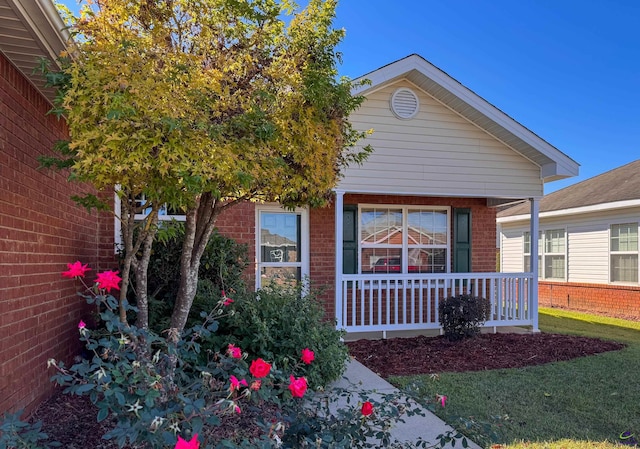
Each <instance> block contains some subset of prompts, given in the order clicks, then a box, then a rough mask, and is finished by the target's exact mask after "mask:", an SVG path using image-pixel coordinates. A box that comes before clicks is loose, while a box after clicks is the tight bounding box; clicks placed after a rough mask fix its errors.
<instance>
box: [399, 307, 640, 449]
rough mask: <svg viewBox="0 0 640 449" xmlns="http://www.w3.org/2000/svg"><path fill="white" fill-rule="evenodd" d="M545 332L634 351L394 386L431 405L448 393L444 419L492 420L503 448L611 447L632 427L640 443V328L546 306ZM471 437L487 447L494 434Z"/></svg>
mask: <svg viewBox="0 0 640 449" xmlns="http://www.w3.org/2000/svg"><path fill="white" fill-rule="evenodd" d="M540 329H541V330H542V331H543V332H554V333H567V334H576V335H585V336H592V337H600V338H606V339H612V340H616V341H620V342H624V343H626V344H628V347H627V348H626V349H623V350H621V351H614V352H608V353H604V354H598V355H595V356H591V357H583V358H580V359H575V360H571V361H568V362H559V363H552V364H548V365H542V366H535V367H529V368H521V369H509V370H494V371H484V372H469V373H444V374H441V375H440V377H439V379H438V380H435V381H434V380H432V379H430V378H429V377H428V376H412V377H394V378H392V379H391V382H392V383H393V384H395V385H397V386H399V387H409V388H411V389H412V390H414V391H415V392H416V393H415V394H417V395H418V396H420V397H421V398H422V399H426V400H428V399H431V398H433V397H435V395H436V394H441V395H446V396H447V397H448V400H447V405H446V407H445V408H444V409H443V408H442V407H436V414H438V416H440V417H441V418H443V419H444V420H445V421H447V422H448V423H450V424H452V425H454V426H456V427H458V428H459V429H460V430H462V431H463V432H464V431H465V430H464V427H463V425H464V424H463V422H461V421H458V420H457V417H465V418H467V422H469V420H470V421H471V422H481V423H493V424H494V426H493V427H492V431H494V432H495V434H496V436H497V437H498V442H500V443H503V444H508V445H515V444H516V443H518V442H522V441H525V442H538V443H543V444H536V445H531V444H526V446H527V448H533V447H537V448H547V447H549V448H552V447H553V448H555V447H564V448H572V447H573V448H581V447H595V445H597V444H600V447H605V446H607V444H606V442H615V441H618V436H619V435H620V433H622V432H624V431H629V430H631V431H633V432H635V434H636V435H638V437H639V438H638V439H639V440H640V381H639V380H640V323H636V322H630V321H625V320H617V319H610V318H603V317H598V316H593V315H586V314H579V313H572V312H565V311H558V310H555V309H541V310H540ZM472 356H473V355H472V354H470V357H472ZM456 423H457V424H456ZM465 433H467V434H468V435H469V436H470V437H471V438H472V439H474V440H475V441H477V442H478V443H480V444H482V445H484V446H487V445H488V444H489V440H488V438H487V437H488V436H489V435H490V433H491V432H488V431H487V430H486V429H481V430H476V431H475V432H465ZM514 447H515V446H514Z"/></svg>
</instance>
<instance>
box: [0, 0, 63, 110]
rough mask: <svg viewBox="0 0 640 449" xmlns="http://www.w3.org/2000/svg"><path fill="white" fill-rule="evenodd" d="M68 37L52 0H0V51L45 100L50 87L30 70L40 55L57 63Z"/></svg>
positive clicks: (51, 95) (50, 96)
mask: <svg viewBox="0 0 640 449" xmlns="http://www.w3.org/2000/svg"><path fill="white" fill-rule="evenodd" d="M68 36H69V34H68V32H67V31H66V30H64V22H63V21H62V18H61V17H60V15H59V14H58V12H57V10H56V8H55V6H54V4H53V1H52V0H0V51H1V52H2V53H3V54H4V55H5V56H6V57H7V58H8V59H9V60H10V61H11V62H12V63H13V64H14V65H15V66H16V67H17V68H18V70H20V71H21V72H22V73H23V74H24V75H25V76H26V77H27V78H28V79H29V80H30V81H31V82H32V83H33V84H34V85H35V86H36V88H37V89H38V90H39V91H40V92H42V93H43V94H44V95H45V96H46V97H47V98H48V99H49V100H51V99H53V98H54V95H55V91H54V89H51V88H45V87H44V84H45V83H44V78H43V77H42V76H41V75H38V74H34V73H33V69H34V68H35V67H36V66H37V65H38V60H39V59H40V58H47V59H49V60H50V61H52V62H53V63H54V64H57V58H58V55H59V54H60V52H61V51H63V50H64V49H65V48H66V42H67V40H68Z"/></svg>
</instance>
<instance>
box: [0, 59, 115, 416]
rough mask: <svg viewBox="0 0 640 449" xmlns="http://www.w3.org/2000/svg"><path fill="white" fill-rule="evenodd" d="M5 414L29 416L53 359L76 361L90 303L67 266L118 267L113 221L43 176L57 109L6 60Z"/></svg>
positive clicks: (0, 78)
mask: <svg viewBox="0 0 640 449" xmlns="http://www.w3.org/2000/svg"><path fill="white" fill-rule="evenodd" d="M0 98H1V99H2V100H1V101H0V414H2V413H3V412H5V411H8V410H15V409H18V408H26V409H27V410H31V409H32V408H33V407H34V406H35V405H36V404H37V403H38V402H39V401H40V400H41V399H43V398H44V397H46V396H47V395H48V394H49V393H50V392H51V391H52V386H53V385H52V384H51V383H50V382H49V377H50V376H51V374H52V372H51V371H48V370H47V366H46V364H47V359H49V358H56V359H61V360H65V361H66V362H70V361H71V358H72V356H73V355H75V354H77V351H78V349H79V342H78V330H77V323H78V321H79V320H80V319H81V318H82V317H83V311H85V310H86V304H84V302H83V301H82V300H81V299H80V298H78V296H77V295H76V292H77V291H78V290H79V288H80V284H79V283H78V282H76V281H74V280H70V279H63V278H62V277H61V272H62V271H64V270H65V269H66V263H68V262H74V261H76V260H80V261H82V262H84V263H89V264H90V265H91V267H92V268H93V270H94V271H92V273H93V274H95V272H96V271H97V270H100V269H107V268H108V269H111V268H115V267H116V265H115V263H114V253H113V218H112V217H110V216H106V215H101V216H98V215H96V214H94V215H89V214H88V213H87V212H86V211H85V210H84V209H82V208H79V207H77V206H76V205H75V204H74V203H73V201H72V200H71V199H70V196H71V195H72V194H74V193H75V194H80V193H81V192H82V190H81V186H79V185H72V184H70V183H68V182H67V180H66V175H65V174H64V173H56V172H53V171H50V170H39V169H38V165H39V164H38V161H37V157H38V156H39V155H41V154H46V153H49V154H51V148H52V147H53V144H54V142H55V141H56V140H58V139H61V138H64V137H65V136H66V133H67V129H66V125H65V123H64V121H59V120H58V119H56V118H55V117H54V116H51V115H46V113H47V111H48V110H49V109H50V108H51V105H50V104H49V103H47V101H46V100H45V99H44V98H43V97H42V96H41V95H40V94H39V92H38V91H37V90H36V89H35V88H34V87H33V86H32V85H31V84H30V83H29V82H28V81H27V80H26V79H25V78H24V77H23V76H22V74H21V73H20V72H18V71H17V70H16V69H15V68H14V66H13V65H11V64H10V63H9V62H8V60H7V59H6V58H5V57H4V56H3V55H2V54H0Z"/></svg>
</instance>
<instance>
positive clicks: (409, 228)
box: [358, 205, 451, 273]
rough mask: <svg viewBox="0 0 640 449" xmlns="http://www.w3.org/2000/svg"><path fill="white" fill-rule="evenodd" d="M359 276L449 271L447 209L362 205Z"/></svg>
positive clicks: (360, 214)
mask: <svg viewBox="0 0 640 449" xmlns="http://www.w3.org/2000/svg"><path fill="white" fill-rule="evenodd" d="M358 215H359V231H360V239H359V268H358V270H359V272H360V273H445V272H448V271H449V265H450V264H449V260H450V259H449V258H450V253H451V251H450V243H449V242H450V240H451V239H450V232H449V229H450V212H449V208H448V207H421V206H384V205H375V206H373V205H371V206H369V205H361V206H360V207H359V214H358Z"/></svg>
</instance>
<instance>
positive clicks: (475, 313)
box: [438, 295, 491, 341]
mask: <svg viewBox="0 0 640 449" xmlns="http://www.w3.org/2000/svg"><path fill="white" fill-rule="evenodd" d="M490 310H491V304H490V302H489V300H488V299H485V298H477V297H474V296H471V295H459V296H451V297H449V298H446V299H445V300H444V301H442V302H441V303H440V304H439V306H438V313H439V315H440V325H441V326H442V327H443V329H444V335H445V337H447V338H448V339H449V340H452V341H456V340H461V339H463V338H466V337H473V336H474V335H476V334H477V333H478V332H480V327H481V326H482V325H483V324H484V322H485V321H487V319H488V318H489V312H490Z"/></svg>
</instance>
